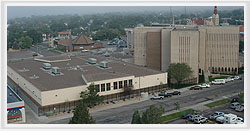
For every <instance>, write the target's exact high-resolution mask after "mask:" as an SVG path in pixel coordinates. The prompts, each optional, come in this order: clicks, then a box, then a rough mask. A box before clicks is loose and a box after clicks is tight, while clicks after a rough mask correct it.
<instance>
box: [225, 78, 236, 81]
mask: <svg viewBox="0 0 250 131" xmlns="http://www.w3.org/2000/svg"><path fill="white" fill-rule="evenodd" d="M225 81H226V82H231V81H234V79H233V78H227V79H225Z"/></svg>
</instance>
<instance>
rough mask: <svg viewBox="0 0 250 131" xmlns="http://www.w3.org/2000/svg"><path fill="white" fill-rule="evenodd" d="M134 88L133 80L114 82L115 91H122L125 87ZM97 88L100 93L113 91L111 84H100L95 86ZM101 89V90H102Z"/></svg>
mask: <svg viewBox="0 0 250 131" xmlns="http://www.w3.org/2000/svg"><path fill="white" fill-rule="evenodd" d="M132 86H133V81H132V79H130V80H124V81H118V82H113V86H112V87H113V90H116V89H122V88H123V87H125V88H126V87H132ZM95 87H97V91H98V92H104V91H110V90H111V83H103V84H98V85H95ZM100 87H101V89H100Z"/></svg>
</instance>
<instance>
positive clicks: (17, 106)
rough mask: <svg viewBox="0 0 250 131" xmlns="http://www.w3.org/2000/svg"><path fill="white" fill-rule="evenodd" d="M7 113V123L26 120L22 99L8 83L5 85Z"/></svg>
mask: <svg viewBox="0 0 250 131" xmlns="http://www.w3.org/2000/svg"><path fill="white" fill-rule="evenodd" d="M7 113H8V115H7V116H8V123H20V122H25V120H26V118H25V106H24V101H23V100H22V99H21V98H20V97H19V96H18V95H17V94H16V93H15V91H14V90H13V89H11V87H9V85H8V86H7Z"/></svg>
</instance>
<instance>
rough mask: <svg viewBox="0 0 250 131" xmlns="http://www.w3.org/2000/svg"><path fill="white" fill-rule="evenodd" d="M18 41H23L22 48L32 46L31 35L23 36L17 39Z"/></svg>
mask: <svg viewBox="0 0 250 131" xmlns="http://www.w3.org/2000/svg"><path fill="white" fill-rule="evenodd" d="M17 41H18V42H22V43H23V44H22V45H21V48H23V49H26V48H30V47H31V46H32V41H33V40H32V38H30V37H29V36H25V37H21V38H20V39H18V40H17Z"/></svg>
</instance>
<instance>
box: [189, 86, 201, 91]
mask: <svg viewBox="0 0 250 131" xmlns="http://www.w3.org/2000/svg"><path fill="white" fill-rule="evenodd" d="M189 89H190V90H202V87H200V86H193V87H190V88H189Z"/></svg>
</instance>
